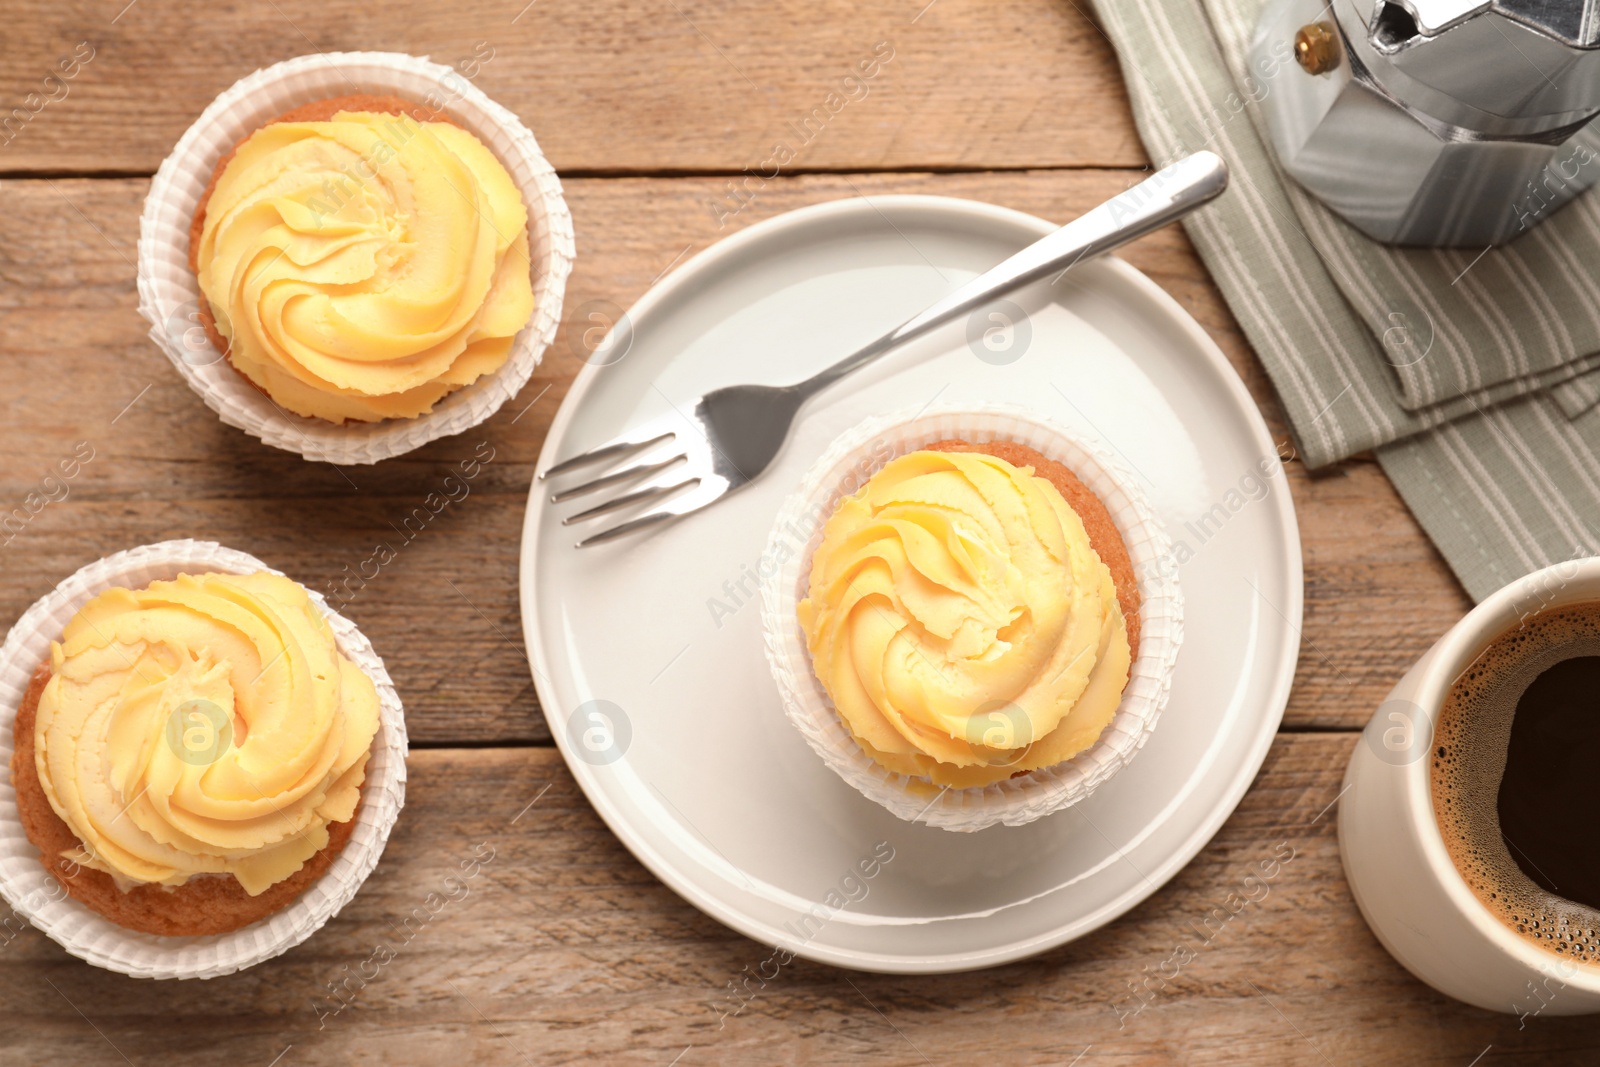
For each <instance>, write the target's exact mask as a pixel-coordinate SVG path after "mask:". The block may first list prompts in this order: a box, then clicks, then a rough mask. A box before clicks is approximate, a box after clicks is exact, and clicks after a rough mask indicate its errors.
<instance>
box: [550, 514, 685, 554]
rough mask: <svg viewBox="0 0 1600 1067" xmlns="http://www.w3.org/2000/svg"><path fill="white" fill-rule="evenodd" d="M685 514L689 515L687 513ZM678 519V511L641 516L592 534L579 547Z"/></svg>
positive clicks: (579, 543)
mask: <svg viewBox="0 0 1600 1067" xmlns="http://www.w3.org/2000/svg"><path fill="white" fill-rule="evenodd" d="M695 510H697V511H698V510H699V509H698V508H696V509H695ZM685 514H687V512H686V513H685ZM677 517H678V513H677V512H676V511H652V512H651V513H650V514H648V515H641V516H639V517H638V518H637V519H629V520H628V521H627V522H625V523H622V524H621V525H618V526H613V527H611V529H609V530H602V531H600V532H599V533H597V534H591V535H589V536H588V537H585V538H584V539H583V540H582V541H579V542H578V547H579V548H588V547H589V546H590V545H598V544H603V543H605V542H606V541H610V540H611V539H613V538H616V537H623V536H625V535H627V534H631V533H633V531H635V530H642V529H644V528H645V527H646V526H654V525H655V524H656V523H658V522H666V521H667V520H668V519H675V518H677Z"/></svg>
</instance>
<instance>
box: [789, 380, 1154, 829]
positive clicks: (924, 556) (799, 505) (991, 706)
mask: <svg viewBox="0 0 1600 1067" xmlns="http://www.w3.org/2000/svg"><path fill="white" fill-rule="evenodd" d="M1165 544H1166V540H1165V535H1164V534H1163V533H1162V531H1161V529H1160V526H1159V523H1157V522H1156V520H1155V518H1154V516H1153V515H1152V514H1151V513H1150V511H1149V508H1148V505H1146V504H1145V503H1144V501H1143V497H1142V494H1141V493H1140V492H1139V491H1138V487H1137V484H1136V483H1135V482H1133V480H1132V479H1131V478H1130V477H1128V476H1127V475H1126V474H1125V473H1124V472H1123V471H1122V470H1121V469H1120V467H1119V466H1118V465H1117V464H1116V463H1115V461H1114V460H1113V459H1111V458H1110V457H1109V456H1107V455H1106V454H1105V453H1104V451H1103V449H1099V448H1097V447H1095V446H1093V445H1091V444H1089V443H1086V442H1082V441H1079V440H1078V439H1076V438H1075V437H1073V436H1072V435H1071V434H1068V433H1066V432H1065V431H1063V430H1061V429H1060V428H1058V427H1054V426H1051V425H1050V424H1047V423H1044V422H1041V421H1039V420H1036V419H1033V418H1032V417H1031V416H1028V415H1026V414H1025V413H1019V412H1012V411H1010V410H1008V409H983V410H979V411H971V410H966V411H945V412H935V413H932V414H928V413H922V414H919V415H915V416H907V417H901V418H896V417H890V418H889V419H879V420H872V421H871V422H869V423H868V424H867V425H866V426H864V427H862V428H859V429H858V430H857V431H855V432H854V433H853V434H851V435H848V437H847V438H846V439H845V440H844V441H842V442H841V443H840V444H839V445H836V446H835V448H834V449H832V450H830V452H829V454H828V455H826V456H824V457H823V459H822V460H819V461H818V463H817V464H816V466H815V467H814V468H813V470H812V472H811V473H810V474H809V475H808V476H807V479H806V484H805V485H803V486H802V487H801V489H800V490H799V491H798V492H797V493H796V494H795V496H794V497H792V498H791V501H790V503H789V505H788V506H786V508H785V509H784V513H783V515H782V516H780V522H779V526H778V529H777V530H776V531H775V533H774V535H773V539H772V541H771V542H770V543H769V549H768V562H769V564H779V565H778V566H771V565H769V567H768V573H769V575H770V577H769V578H768V579H767V580H766V581H765V582H764V584H763V620H764V624H765V625H766V627H767V630H768V633H767V645H768V654H769V659H770V660H771V662H772V665H773V670H774V675H775V677H776V679H777V681H778V685H779V689H780V693H781V694H782V695H783V696H784V703H785V708H786V711H787V712H788V713H789V716H790V719H791V720H792V721H794V722H795V724H796V725H797V726H799V727H800V728H801V732H802V733H803V734H804V735H805V736H806V738H807V740H808V741H810V742H811V743H812V747H813V748H815V749H817V751H818V752H819V753H820V754H822V755H823V757H824V759H825V760H826V761H827V762H828V764H829V766H830V767H832V768H833V769H834V770H835V771H837V772H838V773H840V774H841V776H842V777H844V778H845V779H846V780H847V781H849V782H850V783H851V784H852V785H855V786H856V787H857V788H858V789H860V790H861V791H862V792H864V793H866V794H867V795H868V796H870V797H872V798H873V799H875V800H877V801H879V802H880V803H883V804H884V805H885V806H886V807H889V808H890V810H891V811H894V812H895V813H896V814H898V815H900V816H901V817H902V818H908V819H917V820H919V821H924V822H929V823H931V824H933V825H939V826H944V827H946V828H948V829H958V830H971V829H981V828H982V827H984V826H988V825H993V824H994V823H997V822H998V823H1010V824H1017V823H1023V822H1028V821H1031V820H1032V819H1035V818H1038V817H1040V816H1041V815H1044V814H1048V813H1049V812H1050V811H1054V810H1059V808H1061V807H1065V806H1067V805H1069V804H1071V803H1075V802H1076V801H1077V800H1079V799H1082V797H1083V796H1086V795H1088V793H1089V792H1090V791H1091V790H1092V789H1094V788H1095V787H1097V786H1098V785H1099V784H1100V783H1101V782H1103V781H1104V780H1105V779H1106V778H1108V777H1109V776H1110V775H1111V774H1112V773H1114V771H1115V770H1116V769H1118V768H1119V767H1121V766H1122V765H1124V764H1125V763H1126V762H1127V761H1128V760H1129V759H1131V758H1132V755H1133V753H1134V752H1135V751H1137V749H1138V747H1139V745H1140V744H1142V742H1143V740H1144V738H1145V736H1147V735H1148V733H1149V731H1150V729H1152V728H1153V727H1154V723H1155V719H1156V717H1157V716H1158V715H1159V712H1160V709H1161V707H1162V706H1163V705H1164V703H1165V700H1166V694H1167V692H1168V689H1169V687H1170V674H1171V668H1172V663H1173V660H1174V659H1175V656H1176V649H1177V642H1178V639H1179V636H1180V634H1181V608H1180V605H1179V600H1178V596H1177V590H1176V586H1175V582H1174V581H1173V579H1172V578H1171V576H1170V573H1169V572H1170V568H1163V567H1160V566H1159V565H1158V561H1159V560H1160V559H1161V558H1162V555H1163V549H1164V546H1165ZM785 612H787V613H788V618H785V617H784V613H785Z"/></svg>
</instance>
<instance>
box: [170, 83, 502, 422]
mask: <svg viewBox="0 0 1600 1067" xmlns="http://www.w3.org/2000/svg"><path fill="white" fill-rule="evenodd" d="M196 262H197V267H198V270H199V283H200V291H201V292H202V293H203V294H204V295H205V298H206V300H207V301H208V302H209V303H210V306H211V310H212V313H213V315H214V317H215V318H216V321H217V328H218V330H219V331H220V332H221V333H222V334H223V336H224V337H226V338H227V339H228V341H229V344H230V351H229V359H230V360H231V362H232V363H233V365H234V367H235V368H237V369H238V370H239V371H240V372H241V373H242V374H244V376H245V377H247V378H249V379H250V381H252V382H254V383H255V384H256V385H257V386H259V387H260V388H261V389H263V390H264V391H265V392H266V393H267V394H268V395H269V396H271V397H272V399H273V400H275V401H276V402H277V403H279V404H280V405H282V406H283V407H284V408H286V409H288V410H290V411H293V412H296V413H298V414H300V415H306V416H311V417H315V418H321V419H327V420H330V421H333V422H342V421H347V420H354V421H362V422H376V421H378V420H381V419H388V418H409V417H413V416H416V415H420V414H422V413H424V412H427V411H429V410H431V409H432V408H433V406H434V404H436V403H438V401H439V400H440V399H441V398H443V397H444V396H446V395H447V394H449V393H450V392H452V391H454V390H456V389H459V388H461V387H462V386H464V385H469V384H471V383H472V382H473V381H476V380H477V379H478V378H479V377H481V376H483V375H485V374H489V373H491V372H493V371H495V370H497V369H499V368H500V367H501V366H502V365H503V364H504V363H505V361H506V359H507V357H508V356H509V355H510V353H511V344H512V340H513V338H514V337H515V336H516V334H517V332H518V331H519V330H521V329H522V327H523V326H525V325H527V322H528V319H529V317H530V316H531V315H532V314H533V286H532V282H531V280H530V277H529V260H528V210H527V206H526V205H525V204H524V203H523V201H522V194H521V192H520V191H519V190H518V189H517V186H516V184H515V183H514V182H513V181H512V179H511V175H509V174H508V173H506V169H505V167H504V166H502V165H501V163H500V161H499V160H498V159H496V158H495V157H494V155H493V153H491V152H490V151H489V149H488V148H486V147H485V146H484V144H483V142H481V141H479V140H478V139H477V138H476V137H474V136H473V135H472V134H470V133H468V132H467V131H465V130H463V129H461V128H460V127H458V126H454V125H452V124H450V123H448V122H420V123H419V122H417V121H416V120H415V119H413V118H411V117H410V116H400V115H385V114H377V113H373V112H361V111H356V112H352V111H341V112H339V113H337V114H336V115H334V117H333V119H332V121H328V122H278V123H272V124H269V125H267V126H264V127H262V128H261V129H259V130H257V131H256V132H255V133H254V134H252V135H251V136H250V138H249V139H248V140H246V141H245V142H244V143H243V144H241V145H240V146H239V149H238V152H237V154H235V156H234V157H233V159H232V160H231V161H229V163H228V164H227V166H226V167H224V168H223V171H222V174H221V176H220V177H219V179H218V180H217V183H216V187H215V188H214V189H213V191H212V194H211V199H210V201H209V203H208V204H207V206H206V213H205V223H204V226H203V228H202V231H201V235H200V243H199V246H198V249H197V259H196Z"/></svg>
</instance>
